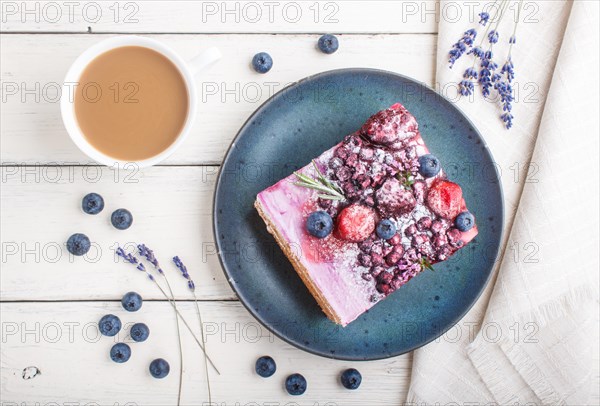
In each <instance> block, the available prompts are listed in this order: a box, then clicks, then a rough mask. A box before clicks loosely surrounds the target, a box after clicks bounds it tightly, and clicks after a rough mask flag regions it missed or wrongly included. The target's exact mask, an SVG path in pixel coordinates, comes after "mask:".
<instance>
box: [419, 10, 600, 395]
mask: <svg viewBox="0 0 600 406" xmlns="http://www.w3.org/2000/svg"><path fill="white" fill-rule="evenodd" d="M450 1H451V2H453V3H454V1H453V0H450ZM443 3H444V1H442V5H441V7H440V9H442V10H443V9H444V7H443V6H444V4H443ZM525 3H530V4H533V3H531V2H525ZM598 6H599V2H596V1H585V0H575V2H558V1H540V2H536V3H535V7H531V8H530V9H529V11H528V17H529V18H528V19H527V20H525V21H524V20H521V22H520V24H519V27H518V32H517V38H518V43H517V44H516V45H514V47H513V51H512V55H513V62H514V63H515V72H516V79H515V81H516V82H517V86H516V87H517V89H518V92H519V93H518V98H519V100H518V101H516V102H515V103H514V104H513V107H514V114H515V126H514V127H513V128H512V129H511V130H509V131H507V130H505V129H504V128H503V127H502V125H501V123H499V119H498V118H497V116H498V115H499V112H498V105H497V104H496V103H489V102H486V101H484V100H482V98H481V95H480V92H479V89H477V88H476V89H475V90H476V92H475V93H476V94H475V96H473V97H470V98H461V100H459V101H458V102H457V104H458V105H459V107H460V108H461V109H463V111H464V112H465V113H466V114H467V115H468V116H469V117H470V119H471V120H473V121H474V123H475V125H476V126H477V128H478V129H479V130H480V132H481V133H482V134H483V136H484V138H485V139H486V142H487V143H488V145H489V147H490V149H491V151H492V153H493V155H494V158H495V160H496V162H497V163H498V165H499V168H500V172H501V175H502V185H503V188H504V194H505V204H506V221H505V228H504V230H505V234H504V236H505V241H504V245H503V246H504V247H505V249H504V250H503V253H502V254H501V255H500V257H499V258H498V259H499V260H498V261H497V266H496V269H495V273H494V278H493V279H492V280H491V282H490V284H489V285H488V287H487V288H486V291H485V292H484V294H483V295H482V296H481V298H480V299H479V300H478V302H477V303H476V304H475V306H474V307H473V309H472V310H471V311H470V312H469V313H468V314H467V315H466V316H465V317H464V318H463V320H461V322H459V324H458V325H457V326H456V327H455V328H453V329H452V330H450V332H448V333H447V334H446V335H445V337H443V338H442V339H439V340H437V341H436V342H434V343H431V344H429V345H427V346H425V347H423V348H421V349H418V350H416V351H415V352H414V356H413V370H412V377H411V384H410V389H409V393H408V397H407V403H408V404H419V405H420V404H427V405H429V404H436V403H438V404H442V405H443V404H448V403H450V402H455V403H456V404H459V405H467V404H481V405H483V404H489V403H498V404H503V405H504V404H516V403H518V404H520V405H524V404H535V405H541V404H544V405H546V404H569V405H598V404H600V403H599V402H600V399H599V398H598V383H599V380H598V362H599V361H598V345H599V333H598V328H599V327H598V326H599V324H598V289H597V287H598V284H599V281H598V269H599V259H598V241H599V236H598V229H599V223H598V207H599V192H598V188H599V186H598V185H599V175H598V173H599V165H598V161H599V158H598V150H599V144H598V137H599V132H600V126H599V119H598V112H599V106H600V103H599V95H598V89H599V81H598V66H599V58H598V44H599V43H600V42H599V36H598V17H599V7H598ZM464 9H465V10H467V9H468V8H467V7H466V6H465V8H464ZM531 10H534V11H535V13H532V11H531ZM463 14H464V16H463V21H461V22H456V21H454V20H453V21H452V22H449V21H445V20H444V18H443V17H442V18H441V21H440V26H439V39H438V65H437V81H438V83H439V85H440V88H441V89H444V88H448V86H447V85H448V84H449V83H458V82H459V81H460V80H461V79H462V77H461V76H462V72H464V69H465V68H466V67H468V66H469V65H470V64H471V63H472V59H468V60H467V58H465V57H463V58H462V59H461V60H459V63H457V64H456V65H455V67H454V68H453V69H452V70H450V69H448V63H447V60H448V56H447V53H448V50H449V49H450V48H451V46H452V44H453V43H454V42H456V40H457V39H458V38H460V37H461V35H462V33H463V32H464V31H465V30H466V29H467V28H470V27H471V26H474V25H475V24H476V22H475V24H472V23H470V22H469V21H468V18H469V13H463ZM522 17H523V15H522ZM533 20H538V22H537V23H536V22H533ZM526 21H529V23H527V22H526ZM513 23H514V19H511V18H508V19H507V18H504V20H503V21H502V23H501V25H500V27H499V32H500V35H501V38H502V35H505V38H506V37H508V36H509V35H510V34H511V33H512V27H513ZM479 31H480V35H481V34H482V32H481V31H482V30H481V29H480V30H479ZM498 45H500V44H498ZM503 46H504V48H503ZM503 46H498V47H495V53H496V54H497V55H506V52H507V45H503ZM498 60H499V63H500V64H501V65H502V63H503V60H502V59H498ZM532 92H533V93H532ZM447 96H449V97H450V98H453V95H447ZM457 334H458V335H457ZM457 337H458V338H457ZM528 402H529V403H528Z"/></svg>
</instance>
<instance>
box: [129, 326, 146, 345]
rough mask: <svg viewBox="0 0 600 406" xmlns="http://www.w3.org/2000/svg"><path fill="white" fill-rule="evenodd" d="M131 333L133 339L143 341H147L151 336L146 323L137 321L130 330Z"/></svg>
mask: <svg viewBox="0 0 600 406" xmlns="http://www.w3.org/2000/svg"><path fill="white" fill-rule="evenodd" d="M129 335H130V336H131V338H132V339H133V341H135V342H138V343H141V342H142V341H146V340H147V339H148V337H149V336H150V329H149V328H148V326H147V325H145V324H144V323H135V324H134V325H133V326H131V329H130V330H129Z"/></svg>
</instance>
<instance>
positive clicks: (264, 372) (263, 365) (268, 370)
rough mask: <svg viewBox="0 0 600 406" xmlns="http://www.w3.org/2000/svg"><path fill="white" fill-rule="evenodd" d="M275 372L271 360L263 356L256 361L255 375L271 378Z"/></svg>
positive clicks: (274, 365) (275, 367) (273, 361)
mask: <svg viewBox="0 0 600 406" xmlns="http://www.w3.org/2000/svg"><path fill="white" fill-rule="evenodd" d="M276 370H277V365H276V364H275V360H274V359H273V358H271V357H268V356H264V357H260V358H259V359H257V360H256V373H257V374H258V375H260V376H262V377H263V378H268V377H270V376H272V375H273V374H274V373H275V371H276Z"/></svg>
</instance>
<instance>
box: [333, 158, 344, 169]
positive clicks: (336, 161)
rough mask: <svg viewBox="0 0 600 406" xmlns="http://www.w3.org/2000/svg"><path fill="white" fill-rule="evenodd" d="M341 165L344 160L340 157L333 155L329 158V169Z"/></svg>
mask: <svg viewBox="0 0 600 406" xmlns="http://www.w3.org/2000/svg"><path fill="white" fill-rule="evenodd" d="M342 165H344V161H342V158H338V157H333V158H331V159H330V160H329V167H330V168H331V169H337V168H340V167H341V166H342Z"/></svg>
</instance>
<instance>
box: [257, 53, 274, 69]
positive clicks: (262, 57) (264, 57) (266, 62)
mask: <svg viewBox="0 0 600 406" xmlns="http://www.w3.org/2000/svg"><path fill="white" fill-rule="evenodd" d="M252 67H253V68H254V70H255V71H257V72H258V73H267V72H268V71H270V70H271V68H272V67H273V58H271V55H269V54H268V53H266V52H259V53H258V54H256V55H254V58H252Z"/></svg>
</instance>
